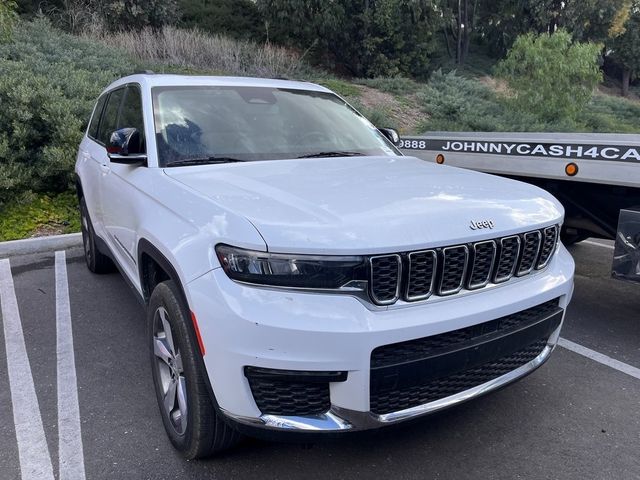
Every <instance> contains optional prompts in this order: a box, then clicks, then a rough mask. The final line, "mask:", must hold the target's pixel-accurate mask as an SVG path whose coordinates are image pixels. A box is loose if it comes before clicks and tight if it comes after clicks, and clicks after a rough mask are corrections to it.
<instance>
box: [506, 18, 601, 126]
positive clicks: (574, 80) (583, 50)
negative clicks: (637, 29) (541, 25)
mask: <svg viewBox="0 0 640 480" xmlns="http://www.w3.org/2000/svg"><path fill="white" fill-rule="evenodd" d="M601 50H602V45H600V44H596V43H591V42H585V43H580V42H573V41H572V38H571V34H569V33H568V32H567V31H566V30H563V29H560V30H558V31H556V32H555V33H552V34H549V33H543V34H540V35H535V34H532V33H529V34H526V35H522V36H520V37H518V39H517V40H516V41H515V43H514V44H513V47H512V48H511V50H510V51H509V53H508V54H507V57H506V58H505V59H504V60H502V61H501V62H500V63H499V64H498V68H497V70H496V73H497V74H498V76H500V77H502V78H504V79H506V80H507V83H508V84H509V87H510V88H511V89H512V90H513V92H514V94H515V98H514V103H515V104H516V106H517V107H519V108H520V109H521V110H523V111H526V112H530V113H535V114H537V115H539V116H540V117H542V118H543V119H545V120H554V119H558V118H567V119H572V120H573V119H575V118H576V117H577V116H578V114H579V113H580V112H581V111H582V109H583V108H584V107H585V106H586V105H587V103H588V102H589V101H590V100H591V97H592V96H593V91H594V90H595V88H596V86H597V85H598V84H599V83H600V81H601V80H602V73H601V72H600V68H599V58H600V52H601Z"/></svg>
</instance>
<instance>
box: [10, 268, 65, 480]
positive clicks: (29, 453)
mask: <svg viewBox="0 0 640 480" xmlns="http://www.w3.org/2000/svg"><path fill="white" fill-rule="evenodd" d="M0 308H1V310H2V324H3V326H4V342H5V349H6V355H7V373H8V376H9V388H10V390H11V404H12V410H13V422H14V425H15V431H16V440H17V443H18V457H19V461H20V471H21V475H22V477H23V478H25V479H27V478H28V479H51V480H53V478H54V477H53V466H52V464H51V457H50V456H49V449H48V447H47V440H46V437H45V434H44V427H43V425H42V416H41V414H40V405H39V404H38V397H37V396H36V390H35V385H34V383H33V374H32V372H31V366H30V364H29V357H28V355H27V347H26V344H25V341H24V333H23V331H22V322H21V320H20V312H19V310H18V300H17V298H16V294H15V287H14V284H13V278H12V276H11V264H10V263H9V260H8V259H2V260H0Z"/></svg>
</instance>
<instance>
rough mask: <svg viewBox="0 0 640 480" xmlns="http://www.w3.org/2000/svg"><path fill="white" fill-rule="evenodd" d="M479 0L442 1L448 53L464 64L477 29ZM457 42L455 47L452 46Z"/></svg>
mask: <svg viewBox="0 0 640 480" xmlns="http://www.w3.org/2000/svg"><path fill="white" fill-rule="evenodd" d="M478 3H479V0H444V1H443V2H442V5H441V8H442V20H443V21H442V28H443V32H444V40H445V45H446V47H447V53H448V54H449V56H450V57H451V58H454V59H455V61H456V63H458V64H460V65H462V64H463V63H464V62H465V60H466V58H467V55H468V54H469V46H470V44H471V39H472V37H473V33H474V30H475V24H476V14H477V11H478ZM451 42H453V43H454V44H455V49H454V48H453V47H452V46H451Z"/></svg>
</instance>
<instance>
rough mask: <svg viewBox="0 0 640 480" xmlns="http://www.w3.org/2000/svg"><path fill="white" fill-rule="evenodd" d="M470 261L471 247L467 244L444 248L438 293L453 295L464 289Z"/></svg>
mask: <svg viewBox="0 0 640 480" xmlns="http://www.w3.org/2000/svg"><path fill="white" fill-rule="evenodd" d="M468 263H469V248H468V247H467V246H466V245H457V246H455V247H446V248H443V249H442V273H441V276H440V287H439V288H438V295H441V296H444V295H453V294H454V293H458V292H459V291H460V290H462V285H463V284H464V278H465V275H466V274H467V264H468Z"/></svg>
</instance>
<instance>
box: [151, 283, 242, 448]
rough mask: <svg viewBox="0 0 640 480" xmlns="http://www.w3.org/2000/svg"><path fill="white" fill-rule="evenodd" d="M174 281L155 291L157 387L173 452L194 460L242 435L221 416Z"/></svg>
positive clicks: (153, 321) (153, 322)
mask: <svg viewBox="0 0 640 480" xmlns="http://www.w3.org/2000/svg"><path fill="white" fill-rule="evenodd" d="M185 312H186V310H185V309H184V308H182V306H181V301H180V295H179V294H178V291H177V288H176V285H175V283H174V282H173V281H171V280H168V281H166V282H162V283H160V284H159V285H158V286H156V288H155V289H154V290H153V293H152V294H151V299H150V300H149V309H148V313H147V325H148V338H149V342H150V347H151V368H152V371H153V382H154V385H155V390H156V397H157V399H158V406H159V407H160V414H161V416H162V422H163V424H164V428H165V430H166V432H167V435H168V437H169V440H171V443H172V444H173V446H174V447H175V448H176V449H177V450H179V451H180V452H182V453H183V454H184V456H185V457H187V458H189V459H193V458H203V457H208V456H210V455H213V454H215V453H218V452H221V451H223V450H226V449H228V448H230V447H232V446H233V445H235V444H236V443H237V442H238V441H239V439H240V434H239V433H238V432H237V431H235V430H234V429H233V428H231V427H230V426H229V425H227V424H226V423H225V422H224V421H223V420H222V419H221V418H220V415H219V413H218V412H217V410H216V407H215V405H214V404H213V401H212V399H211V397H210V396H209V392H208V390H207V387H206V380H205V378H206V377H205V376H206V371H205V370H204V365H203V362H202V360H201V358H200V357H199V356H200V352H199V347H198V344H197V342H196V341H195V339H194V335H193V334H192V332H191V326H190V321H189V320H188V319H187V317H186V315H185Z"/></svg>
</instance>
